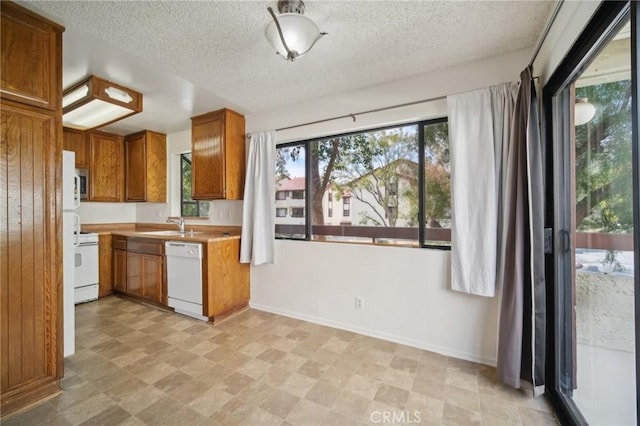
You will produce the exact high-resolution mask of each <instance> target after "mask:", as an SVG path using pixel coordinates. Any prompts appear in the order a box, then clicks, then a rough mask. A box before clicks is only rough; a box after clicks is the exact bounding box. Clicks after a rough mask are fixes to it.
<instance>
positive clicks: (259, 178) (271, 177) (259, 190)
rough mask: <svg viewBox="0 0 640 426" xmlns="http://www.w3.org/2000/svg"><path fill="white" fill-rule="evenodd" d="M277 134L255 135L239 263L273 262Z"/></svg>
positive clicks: (250, 157)
mask: <svg viewBox="0 0 640 426" xmlns="http://www.w3.org/2000/svg"><path fill="white" fill-rule="evenodd" d="M275 159H276V134H275V131H264V132H258V133H253V134H252V135H251V142H250V144H249V158H248V159H247V174H246V178H245V183H244V204H243V208H242V242H241V246H240V262H242V263H249V262H251V263H252V264H254V265H261V264H263V263H273V260H274V246H273V244H274V238H275Z"/></svg>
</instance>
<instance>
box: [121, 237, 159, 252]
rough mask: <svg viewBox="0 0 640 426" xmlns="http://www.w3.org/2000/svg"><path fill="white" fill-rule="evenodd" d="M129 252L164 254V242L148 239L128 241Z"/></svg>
mask: <svg viewBox="0 0 640 426" xmlns="http://www.w3.org/2000/svg"><path fill="white" fill-rule="evenodd" d="M127 251H132V252H136V253H146V254H160V255H163V254H164V242H162V241H152V240H147V239H140V240H136V239H127Z"/></svg>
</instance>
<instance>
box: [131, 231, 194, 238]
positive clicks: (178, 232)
mask: <svg viewBox="0 0 640 426" xmlns="http://www.w3.org/2000/svg"><path fill="white" fill-rule="evenodd" d="M139 234H148V235H180V236H185V237H189V236H191V235H195V234H201V232H191V231H186V232H185V233H182V232H180V231H144V232H139Z"/></svg>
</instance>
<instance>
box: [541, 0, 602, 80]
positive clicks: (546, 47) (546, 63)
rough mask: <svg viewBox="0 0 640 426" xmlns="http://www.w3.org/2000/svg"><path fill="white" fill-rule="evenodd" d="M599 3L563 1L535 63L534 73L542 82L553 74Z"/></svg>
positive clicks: (591, 0)
mask: <svg viewBox="0 0 640 426" xmlns="http://www.w3.org/2000/svg"><path fill="white" fill-rule="evenodd" d="M599 5H600V1H593V0H587V1H565V2H563V3H562V7H561V8H560V11H559V12H558V15H557V16H556V19H555V22H554V24H553V26H552V27H551V29H550V31H549V34H548V35H547V37H546V38H545V40H544V42H543V43H542V47H541V48H540V53H539V54H538V56H537V58H536V60H535V62H534V63H533V72H534V75H537V76H540V80H541V82H545V81H547V80H548V79H549V77H550V76H551V74H553V71H554V70H555V69H556V68H557V67H558V65H559V64H560V61H562V59H564V57H565V55H566V54H567V52H568V51H569V49H570V48H571V46H572V45H573V43H574V42H575V40H576V39H577V38H578V36H579V35H580V33H581V32H582V30H583V29H584V27H585V25H586V24H587V22H589V19H591V16H593V14H594V12H595V11H596V9H597V8H598V6H599Z"/></svg>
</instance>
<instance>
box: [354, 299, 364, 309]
mask: <svg viewBox="0 0 640 426" xmlns="http://www.w3.org/2000/svg"><path fill="white" fill-rule="evenodd" d="M355 308H356V309H357V310H359V311H361V310H363V309H364V299H362V297H357V296H356V305H355Z"/></svg>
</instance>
